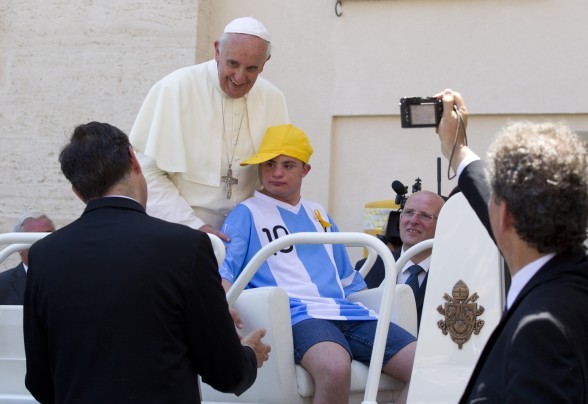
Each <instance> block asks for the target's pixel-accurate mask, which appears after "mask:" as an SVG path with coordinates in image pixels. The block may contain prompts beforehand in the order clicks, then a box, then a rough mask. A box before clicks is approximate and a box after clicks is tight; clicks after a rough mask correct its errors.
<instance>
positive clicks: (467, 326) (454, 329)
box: [437, 279, 484, 349]
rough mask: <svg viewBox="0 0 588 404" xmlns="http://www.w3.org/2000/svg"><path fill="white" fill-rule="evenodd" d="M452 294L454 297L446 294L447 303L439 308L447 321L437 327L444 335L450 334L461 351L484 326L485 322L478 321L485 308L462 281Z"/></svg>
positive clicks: (457, 284)
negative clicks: (477, 301)
mask: <svg viewBox="0 0 588 404" xmlns="http://www.w3.org/2000/svg"><path fill="white" fill-rule="evenodd" d="M451 294H452V295H453V297H451V296H449V295H448V294H447V293H445V295H444V296H443V299H445V300H446V303H445V304H444V305H443V306H442V305H439V307H437V311H438V312H439V313H441V314H443V315H444V316H445V320H439V321H438V322H437V326H438V327H439V328H440V329H441V331H442V332H443V335H447V333H449V336H450V337H451V340H452V341H453V342H455V343H456V344H457V346H458V347H459V349H461V347H462V346H463V344H465V343H466V342H468V340H469V339H470V337H471V336H472V332H473V333H474V334H476V335H478V334H479V333H480V330H481V329H482V327H483V326H484V320H478V316H480V315H482V313H484V307H483V306H481V305H480V306H478V303H476V300H478V297H479V296H478V294H477V293H475V292H474V293H473V294H472V295H471V296H470V290H469V288H468V286H467V285H466V284H465V282H464V281H462V280H461V279H460V280H459V281H457V283H456V284H455V285H454V286H453V291H452V292H451Z"/></svg>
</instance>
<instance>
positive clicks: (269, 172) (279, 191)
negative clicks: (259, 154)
mask: <svg viewBox="0 0 588 404" xmlns="http://www.w3.org/2000/svg"><path fill="white" fill-rule="evenodd" d="M260 170H261V183H262V185H263V190H262V192H263V193H264V194H266V195H268V196H271V197H272V198H275V199H277V200H279V201H282V202H286V203H289V204H290V205H296V204H297V203H298V201H300V189H301V188H302V179H303V178H304V177H306V174H308V172H309V171H310V164H304V163H303V162H302V161H300V160H298V159H295V158H293V157H289V156H284V155H283V154H281V155H279V156H278V157H275V158H273V159H271V160H268V161H266V162H264V163H261V164H260Z"/></svg>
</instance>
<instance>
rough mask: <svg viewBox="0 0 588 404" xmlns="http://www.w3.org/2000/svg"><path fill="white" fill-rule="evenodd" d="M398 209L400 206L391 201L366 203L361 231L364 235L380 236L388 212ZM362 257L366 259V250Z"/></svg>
mask: <svg viewBox="0 0 588 404" xmlns="http://www.w3.org/2000/svg"><path fill="white" fill-rule="evenodd" d="M398 209H400V205H398V204H396V203H394V200H393V199H384V200H380V201H372V202H367V203H366V204H365V205H364V216H363V231H364V233H367V234H371V235H372V236H377V235H378V234H382V228H383V227H384V224H385V223H386V221H387V220H388V216H389V215H390V212H391V211H393V210H398ZM363 255H364V257H367V250H366V249H364V252H363Z"/></svg>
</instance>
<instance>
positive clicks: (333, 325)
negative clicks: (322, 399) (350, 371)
mask: <svg viewBox="0 0 588 404" xmlns="http://www.w3.org/2000/svg"><path fill="white" fill-rule="evenodd" d="M376 326H377V321H375V320H373V321H371V320H362V321H348V320H322V319H318V318H310V319H307V320H304V321H301V322H299V323H297V324H295V325H294V326H293V327H292V335H293V337H294V360H295V361H296V363H297V364H299V363H300V361H301V360H302V357H303V356H304V354H305V353H306V351H308V349H309V348H310V347H311V346H313V345H315V344H318V343H319V342H324V341H331V342H336V343H337V344H339V345H341V346H342V347H343V348H345V349H346V350H347V352H349V356H350V357H351V359H355V360H358V361H360V362H363V363H365V364H369V363H370V359H371V357H372V348H373V347H374V336H375V335H376ZM413 341H416V338H415V337H414V336H413V335H412V334H411V333H409V332H408V331H406V330H405V329H404V328H401V327H399V326H398V325H396V324H394V323H390V328H389V329H388V338H387V340H386V349H385V350H384V361H383V364H382V366H383V365H385V364H386V363H388V361H389V360H390V358H392V357H393V356H394V355H396V353H397V352H398V351H400V350H401V349H402V348H404V347H405V346H407V345H408V344H410V343H411V342H413Z"/></svg>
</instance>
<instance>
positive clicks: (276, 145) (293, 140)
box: [241, 124, 312, 166]
mask: <svg viewBox="0 0 588 404" xmlns="http://www.w3.org/2000/svg"><path fill="white" fill-rule="evenodd" d="M280 154H283V155H285V156H288V157H294V158H295V159H298V160H300V161H302V162H303V163H308V160H310V156H311V154H312V146H311V145H310V142H309V141H308V138H307V137H306V135H305V134H304V132H303V131H302V130H300V129H298V128H297V127H296V126H294V125H291V124H288V125H278V126H272V127H271V128H268V130H267V131H266V132H265V136H264V137H263V140H262V141H261V146H259V151H258V152H257V153H255V154H254V155H253V156H251V157H249V158H248V159H246V160H243V161H242V162H241V165H242V166H246V165H249V164H261V163H263V162H266V161H268V160H271V159H273V158H274V157H277V156H279V155H280Z"/></svg>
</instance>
